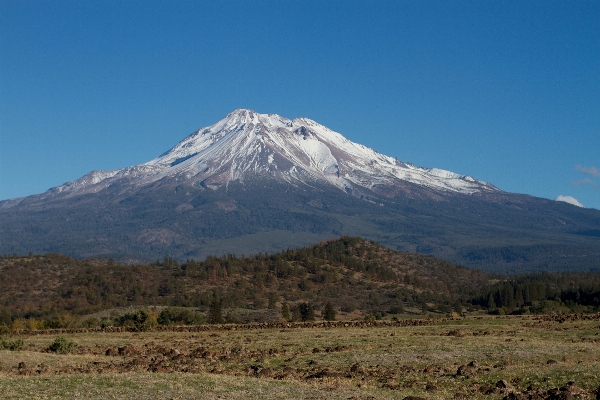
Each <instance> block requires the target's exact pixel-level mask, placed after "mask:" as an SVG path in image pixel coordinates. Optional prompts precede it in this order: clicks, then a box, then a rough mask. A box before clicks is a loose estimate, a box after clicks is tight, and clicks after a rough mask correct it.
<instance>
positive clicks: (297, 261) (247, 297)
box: [0, 237, 600, 327]
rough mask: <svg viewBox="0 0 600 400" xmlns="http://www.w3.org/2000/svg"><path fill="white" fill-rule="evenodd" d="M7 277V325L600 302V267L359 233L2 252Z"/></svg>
mask: <svg viewBox="0 0 600 400" xmlns="http://www.w3.org/2000/svg"><path fill="white" fill-rule="evenodd" d="M0 278H1V279H0V324H2V323H3V324H5V325H9V324H11V323H12V322H13V321H14V320H15V319H18V318H26V319H37V320H44V321H46V322H44V324H45V325H46V326H57V327H58V326H61V325H65V324H69V323H74V322H73V321H75V320H78V319H81V317H82V316H84V315H89V314H93V313H97V312H99V311H102V310H107V309H113V308H117V307H138V308H139V307H147V306H169V307H192V308H193V309H194V310H199V311H200V312H201V313H203V315H204V314H205V313H207V312H208V311H209V310H210V309H211V307H213V306H214V304H215V302H216V303H217V304H218V305H219V307H220V308H222V309H223V310H226V311H227V313H228V314H229V320H231V321H238V322H241V321H245V320H252V319H255V320H256V319H258V320H261V319H265V318H266V319H271V320H272V319H273V318H274V319H279V318H281V310H282V307H283V305H284V304H286V306H287V307H289V309H290V310H292V311H293V309H294V307H298V306H299V305H301V304H304V305H306V306H308V305H310V307H312V308H314V309H315V310H317V314H318V311H320V310H323V309H324V308H325V306H326V305H327V304H328V303H329V304H330V305H331V306H332V307H333V309H334V310H335V311H336V312H337V314H338V317H341V318H364V317H366V316H371V317H373V318H381V317H384V316H386V315H387V316H388V317H389V316H390V315H399V314H407V313H408V314H422V313H426V312H433V313H441V314H446V313H449V312H451V311H456V312H458V313H462V312H463V311H465V310H477V309H482V308H483V309H489V311H491V312H502V313H510V312H530V311H532V312H557V311H558V312H560V311H561V310H563V311H564V310H567V311H568V310H569V307H571V309H574V310H577V311H580V312H587V311H594V310H596V309H598V308H599V307H600V296H599V295H598V293H600V274H544V275H530V276H523V277H520V278H518V279H515V278H512V277H511V278H501V277H497V276H491V275H488V274H485V273H482V272H479V271H477V270H470V269H467V268H464V267H460V266H456V265H454V264H451V263H449V262H447V261H443V260H439V259H436V258H435V257H432V256H426V255H421V254H416V253H408V252H398V251H394V250H390V249H388V248H385V247H383V246H381V245H379V244H377V243H375V242H372V241H368V240H364V239H361V238H354V237H342V238H340V239H336V240H332V241H326V242H321V243H319V244H317V245H313V246H308V247H305V248H301V249H293V250H287V251H284V252H280V253H276V254H257V255H253V256H247V257H245V256H244V257H237V256H234V255H231V254H230V255H226V256H221V257H208V258H207V259H206V260H204V261H194V260H188V261H186V262H184V263H179V262H177V260H175V259H170V258H164V259H163V260H162V261H160V262H158V261H157V262H155V263H152V264H145V265H126V264H119V263H115V262H113V261H112V260H106V259H85V260H77V259H73V258H70V257H67V256H63V255H59V254H46V255H44V256H40V255H30V256H26V257H12V256H11V257H3V258H0ZM490 296H492V301H491V302H490V300H489V299H490ZM548 302H550V303H548ZM575 306H577V307H578V308H574V307H575ZM561 307H562V308H561ZM244 310H246V311H244ZM88 323H89V324H92V325H94V324H98V323H100V321H95V322H94V321H91V322H88ZM111 323H112V321H111Z"/></svg>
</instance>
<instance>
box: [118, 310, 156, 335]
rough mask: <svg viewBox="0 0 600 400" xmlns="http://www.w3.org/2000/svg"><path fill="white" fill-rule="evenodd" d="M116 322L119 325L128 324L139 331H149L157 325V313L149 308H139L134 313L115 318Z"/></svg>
mask: <svg viewBox="0 0 600 400" xmlns="http://www.w3.org/2000/svg"><path fill="white" fill-rule="evenodd" d="M115 324H117V325H119V326H128V327H131V328H133V329H134V330H136V331H138V332H143V331H147V330H149V329H150V328H152V327H153V326H156V324H157V321H156V315H155V314H154V313H151V312H150V311H148V310H139V311H136V312H134V313H127V314H124V315H121V316H120V317H118V318H116V319H115Z"/></svg>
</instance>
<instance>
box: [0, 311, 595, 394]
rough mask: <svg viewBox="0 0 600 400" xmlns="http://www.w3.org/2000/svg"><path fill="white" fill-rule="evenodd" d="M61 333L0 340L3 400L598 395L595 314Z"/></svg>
mask: <svg viewBox="0 0 600 400" xmlns="http://www.w3.org/2000/svg"><path fill="white" fill-rule="evenodd" d="M346 324H348V326H345V325H346ZM288 325H289V326H288ZM57 334H58V332H48V331H45V332H42V333H41V334H40V332H37V333H34V332H21V334H20V335H10V336H9V335H5V336H4V340H6V341H11V340H16V339H18V338H19V337H20V338H21V339H23V341H24V347H23V349H22V350H18V351H9V350H0V369H1V370H0V397H2V398H9V399H21V398H35V399H58V398H61V399H62V398H73V399H77V398H85V399H100V398H102V399H104V398H109V399H129V398H136V399H154V398H161V399H196V398H202V399H218V398H222V399H242V398H261V399H263V398H265V399H270V398H274V399H275V398H276V399H287V398H290V399H291V398H312V399H404V398H406V397H408V396H416V397H420V398H425V399H454V398H456V399H459V398H460V399H490V400H491V399H502V398H504V397H507V398H515V399H520V398H522V399H538V398H539V399H547V398H551V399H569V398H581V399H596V398H600V395H598V394H596V391H597V389H598V388H599V386H600V314H595V315H579V316H577V315H571V316H510V317H508V316H502V317H491V316H481V317H476V316H472V317H468V318H461V319H431V320H417V321H415V322H406V321H400V322H398V323H396V322H392V321H386V322H385V323H370V324H367V323H365V322H358V323H357V322H355V323H350V322H348V323H346V322H343V323H337V324H335V325H334V324H331V325H327V324H326V323H314V324H312V323H304V324H293V323H292V324H285V323H281V324H271V325H269V324H261V325H259V324H257V325H243V326H242V325H237V326H234V325H229V326H206V325H203V326H199V327H175V328H165V329H164V330H152V331H148V332H127V331H124V332H103V331H93V332H92V331H87V332H85V331H77V332H71V333H64V332H63V333H61V335H62V336H63V337H65V338H66V339H67V340H69V341H73V342H75V343H76V344H77V347H76V350H75V352H73V353H70V354H57V353H54V352H51V351H49V350H48V347H49V345H50V344H51V343H52V342H53V341H54V340H55V338H56V336H57Z"/></svg>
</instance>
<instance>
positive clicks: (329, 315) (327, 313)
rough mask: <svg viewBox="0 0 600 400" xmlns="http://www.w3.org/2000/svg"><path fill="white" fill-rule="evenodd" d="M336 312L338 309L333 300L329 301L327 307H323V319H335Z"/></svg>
mask: <svg viewBox="0 0 600 400" xmlns="http://www.w3.org/2000/svg"><path fill="white" fill-rule="evenodd" d="M335 314H336V311H335V309H334V308H333V305H331V302H329V301H328V302H327V304H325V308H324V309H323V319H324V320H325V321H335Z"/></svg>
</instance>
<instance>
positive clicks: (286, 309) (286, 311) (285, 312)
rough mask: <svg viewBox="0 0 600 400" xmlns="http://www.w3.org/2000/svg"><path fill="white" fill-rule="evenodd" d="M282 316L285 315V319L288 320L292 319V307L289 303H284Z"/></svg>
mask: <svg viewBox="0 0 600 400" xmlns="http://www.w3.org/2000/svg"><path fill="white" fill-rule="evenodd" d="M281 316H282V317H283V319H285V320H286V321H290V320H291V315H290V307H289V306H288V304H287V303H283V304H282V305H281Z"/></svg>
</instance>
